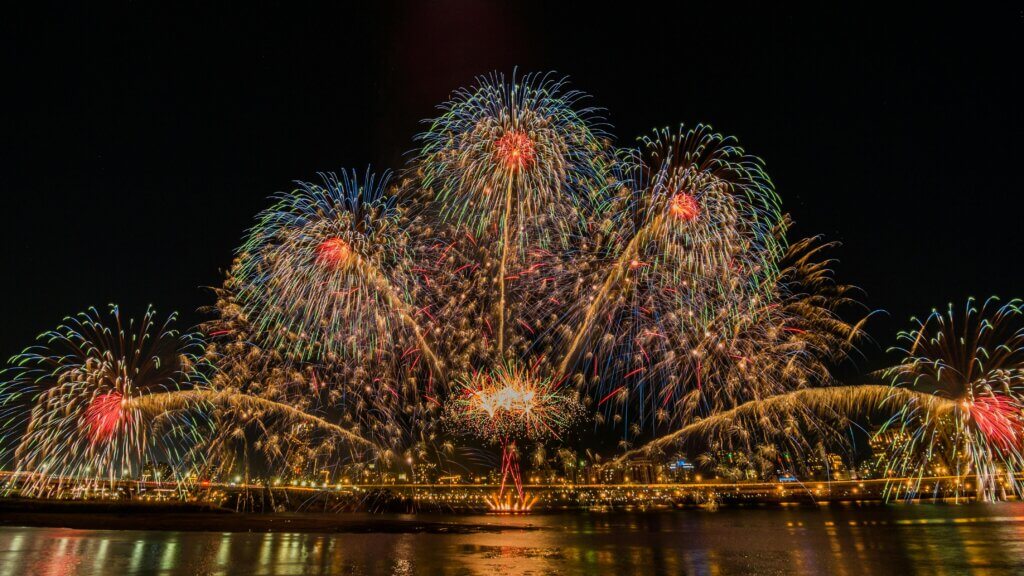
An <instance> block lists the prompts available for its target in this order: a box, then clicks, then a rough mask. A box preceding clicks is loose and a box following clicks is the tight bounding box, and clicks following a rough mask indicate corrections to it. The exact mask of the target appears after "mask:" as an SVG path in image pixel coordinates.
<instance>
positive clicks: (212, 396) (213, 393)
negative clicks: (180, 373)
mask: <svg viewBox="0 0 1024 576" xmlns="http://www.w3.org/2000/svg"><path fill="white" fill-rule="evenodd" d="M202 405H213V406H217V405H230V406H233V407H240V408H243V409H249V410H261V411H267V412H270V413H275V414H279V415H281V416H284V417H286V418H288V419H290V420H292V421H294V422H298V423H301V424H307V425H310V426H314V427H316V428H320V429H323V430H325V431H328V432H330V433H332V434H334V435H337V436H339V437H341V438H343V439H344V440H346V441H349V442H354V443H356V444H362V445H367V446H373V447H376V444H374V443H373V442H372V441H370V440H367V439H366V438H363V437H362V436H360V435H358V434H356V433H354V432H352V431H351V430H348V429H345V428H343V427H341V426H339V425H337V424H335V423H333V422H328V421H326V420H324V419H323V418H320V417H317V416H316V415H313V414H309V413H307V412H303V411H301V410H299V409H297V408H295V407H294V406H291V405H289V404H285V403H283V402H275V401H273V400H268V399H266V398H261V397H259V396H251V395H248V394H241V393H238V392H236V391H233V390H182V391H177V392H163V393H158V394H150V395H147V396H144V397H141V398H137V399H133V400H131V401H130V402H129V403H128V404H127V406H126V407H129V408H133V409H137V410H141V411H143V412H145V413H149V414H161V413H164V412H168V411H174V410H180V409H182V408H186V407H190V406H202Z"/></svg>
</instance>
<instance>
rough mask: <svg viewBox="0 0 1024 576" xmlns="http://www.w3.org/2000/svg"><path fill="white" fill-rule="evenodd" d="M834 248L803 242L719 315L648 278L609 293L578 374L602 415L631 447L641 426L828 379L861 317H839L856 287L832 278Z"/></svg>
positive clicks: (680, 421) (660, 426) (652, 427)
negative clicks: (598, 331) (765, 281)
mask: <svg viewBox="0 0 1024 576" xmlns="http://www.w3.org/2000/svg"><path fill="white" fill-rule="evenodd" d="M828 247H829V245H828V244H824V245H821V244H819V243H817V242H816V239H807V240H803V241H801V242H797V243H796V244H794V245H793V246H791V247H790V248H789V249H788V250H787V253H786V254H785V256H783V257H782V258H781V259H780V260H779V261H778V262H779V266H780V267H781V269H780V270H779V271H778V272H777V273H775V275H774V276H775V279H774V281H773V285H772V287H771V288H770V289H768V288H767V287H766V288H763V289H761V290H759V291H758V292H756V293H753V294H749V295H747V296H746V297H745V298H736V299H734V300H733V301H731V302H728V303H727V304H725V305H723V307H722V308H721V309H720V310H718V311H717V312H716V313H714V314H707V313H701V314H698V313H692V314H691V313H690V312H689V311H687V310H686V309H685V308H684V306H685V299H684V298H683V297H682V296H679V295H675V296H674V298H677V299H678V304H675V305H673V304H672V303H671V299H664V298H659V297H660V296H661V293H660V292H658V291H653V292H651V291H649V290H648V288H647V287H646V286H633V287H632V288H633V290H632V292H633V293H632V295H631V296H630V297H629V298H628V299H627V298H624V297H619V298H617V299H616V300H615V301H613V302H611V303H612V304H615V306H614V307H612V308H611V311H609V312H605V316H604V318H603V321H604V322H605V323H606V324H605V326H604V330H605V332H604V334H605V335H604V336H603V337H602V339H601V340H599V341H598V342H597V343H596V344H595V345H594V350H593V351H592V352H591V353H589V354H588V355H587V356H585V357H584V359H585V360H586V361H587V363H586V364H585V366H584V367H583V370H582V371H581V372H580V373H578V376H577V382H579V383H580V384H581V385H582V386H585V387H586V389H588V390H591V391H592V394H593V395H592V396H591V398H592V400H591V402H592V405H593V406H594V407H595V408H596V409H597V411H598V415H599V420H605V421H608V420H610V421H611V423H612V424H614V425H617V426H621V429H622V431H623V432H622V434H623V438H624V442H623V443H622V444H623V446H625V447H628V439H629V438H630V437H635V436H638V435H640V434H641V433H642V432H643V429H644V428H645V427H646V428H648V430H649V431H653V432H658V431H659V430H665V429H666V428H667V427H670V426H673V425H674V426H675V427H680V426H684V425H686V424H688V423H690V422H692V421H694V420H695V419H697V418H702V417H706V416H709V415H712V414H715V413H717V412H721V411H724V410H730V409H732V408H734V407H736V406H739V405H741V404H743V403H745V402H749V401H752V400H758V399H763V398H769V397H772V396H775V395H778V394H784V393H786V392H789V391H792V390H796V389H800V388H804V387H808V386H822V385H831V384H832V383H833V382H832V377H831V372H830V369H831V367H832V366H833V365H835V364H836V363H838V362H841V361H842V360H843V359H844V358H845V357H846V354H847V353H848V352H849V351H850V350H852V347H853V345H854V343H855V342H856V340H857V339H858V338H859V336H860V335H861V333H862V332H861V331H862V327H863V321H861V322H860V323H857V324H850V323H847V322H845V321H843V320H842V319H841V318H840V316H839V311H840V310H841V309H843V308H845V307H848V306H851V305H854V304H855V302H854V301H853V299H852V298H851V296H850V294H851V291H852V288H851V287H849V286H846V285H842V284H838V283H836V282H835V281H834V280H833V279H832V274H831V271H830V269H829V263H830V261H829V260H827V259H822V258H821V254H822V253H823V251H824V250H825V249H826V248H828ZM629 279H630V278H627V280H629ZM630 284H632V281H631V282H630ZM666 302H667V303H666Z"/></svg>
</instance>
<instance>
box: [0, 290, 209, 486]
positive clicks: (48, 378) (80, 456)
mask: <svg viewBox="0 0 1024 576" xmlns="http://www.w3.org/2000/svg"><path fill="white" fill-rule="evenodd" d="M174 319H175V316H174V315H173V314H172V315H171V316H169V317H168V318H167V319H166V321H164V322H163V323H159V322H158V321H157V316H156V312H155V311H154V310H153V309H152V308H150V309H148V310H147V311H146V313H145V315H144V316H143V317H142V319H141V321H139V322H136V321H134V320H128V321H127V322H125V321H124V320H123V319H122V316H121V313H120V310H119V309H118V308H117V307H116V306H111V307H110V322H106V321H105V320H104V318H103V317H102V315H101V314H100V313H99V312H98V311H96V310H95V309H90V310H89V311H87V312H83V313H81V314H78V315H76V316H73V317H69V318H67V319H65V322H64V324H61V325H60V326H58V327H57V328H56V329H55V330H51V331H49V332H45V333H44V334H42V335H41V336H40V337H39V341H40V343H39V344H38V345H36V346H33V347H31V348H28V349H26V350H25V351H24V352H22V353H21V354H20V355H18V356H15V357H14V358H12V359H11V367H10V368H8V369H7V370H6V371H5V372H4V374H3V376H4V378H3V382H2V383H0V402H2V411H3V414H4V420H5V422H6V429H5V431H4V443H3V444H4V447H5V448H7V450H8V451H7V453H5V454H4V460H5V461H12V462H13V464H14V466H15V468H16V470H18V471H20V472H22V473H25V474H26V475H27V476H28V478H29V479H28V481H27V483H26V484H25V491H26V492H28V493H36V494H45V493H50V492H51V491H54V490H56V491H58V492H59V491H60V490H61V489H62V487H63V484H64V483H65V482H70V481H73V480H78V479H97V478H98V479H101V480H106V481H108V482H110V483H113V482H114V481H116V480H121V479H134V478H137V477H138V476H139V474H140V473H141V471H142V468H143V466H145V465H146V464H147V463H155V462H170V463H172V464H173V465H174V466H175V471H176V473H177V477H176V478H177V479H179V480H180V479H181V478H182V475H183V473H184V472H187V471H189V470H191V469H192V468H193V466H194V464H195V463H196V461H197V460H196V459H197V458H201V456H200V454H201V453H200V452H198V451H196V450H195V448H196V447H197V446H199V445H200V444H201V443H202V442H203V441H205V439H206V438H208V434H209V432H210V430H209V423H208V422H207V420H206V418H205V416H204V415H203V413H202V410H200V408H201V407H202V406H203V404H202V403H201V402H196V403H184V404H181V405H179V406H178V407H177V408H176V409H175V410H166V411H161V412H160V413H159V415H158V416H157V417H155V418H153V417H152V416H151V415H150V414H149V413H148V412H147V411H145V410H143V409H142V408H141V407H139V406H138V405H136V402H137V401H138V400H140V399H142V398H145V397H147V396H150V395H159V394H166V393H168V392H174V391H178V390H187V389H191V388H194V387H196V386H201V385H203V384H204V383H205V382H206V375H205V374H206V370H205V369H204V366H205V365H204V362H203V359H202V358H203V350H204V344H203V340H202V339H201V338H200V337H199V336H198V335H197V334H192V333H190V334H180V333H178V332H177V331H175V330H173V329H172V328H171V325H172V324H173V322H174ZM168 480H170V479H168Z"/></svg>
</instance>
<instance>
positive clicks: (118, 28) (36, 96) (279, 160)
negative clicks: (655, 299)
mask: <svg viewBox="0 0 1024 576" xmlns="http://www.w3.org/2000/svg"><path fill="white" fill-rule="evenodd" d="M22 4H31V3H22ZM150 4H151V3H150V2H134V3H129V4H124V5H122V6H120V7H118V8H117V9H115V10H110V11H107V12H104V13H101V12H95V11H91V10H84V9H74V10H67V11H64V10H59V11H51V12H45V13H44V12H42V11H39V12H34V13H30V12H27V11H26V10H29V8H24V7H22V8H15V9H14V12H7V13H6V14H5V21H6V22H5V23H4V24H3V26H4V27H5V28H8V30H6V31H5V33H4V34H3V36H4V40H3V42H4V43H5V44H6V47H5V48H4V51H3V53H4V58H5V60H7V62H6V63H5V65H4V69H3V79H4V82H3V85H4V87H3V89H2V96H0V98H2V99H3V101H4V102H3V103H4V105H3V107H2V110H3V117H4V121H3V135H4V138H3V139H0V145H2V147H3V148H2V150H0V158H2V162H3V170H2V172H0V184H2V186H3V190H4V202H3V211H2V219H3V225H2V226H0V234H2V258H3V260H2V269H3V271H4V281H3V287H2V290H3V298H2V299H0V306H3V316H2V317H3V319H4V321H3V326H4V328H3V330H0V355H2V356H4V357H6V356H9V355H11V354H14V353H16V352H17V351H19V350H20V349H21V348H22V347H24V346H26V345H28V344H30V343H31V341H32V339H33V338H34V336H35V335H36V334H38V333H39V332H41V331H42V330H45V329H48V328H51V327H53V326H55V325H56V324H57V323H58V322H59V321H60V319H61V318H62V317H63V316H64V315H65V314H69V313H73V312H77V311H79V310H82V309H84V308H85V307H87V306H90V305H98V306H102V305H105V304H106V303H107V302H119V303H121V304H123V305H124V306H125V307H127V308H128V309H130V310H132V311H136V312H137V311H139V310H141V309H142V308H143V307H144V306H145V305H146V304H147V303H153V304H155V305H156V306H157V307H158V308H160V309H161V310H166V311H170V310H179V311H180V312H181V313H182V315H183V316H184V318H185V320H186V322H187V323H192V322H195V321H197V320H198V319H199V315H198V314H197V313H196V311H195V310H196V308H197V307H199V306H201V305H204V304H207V303H209V302H210V300H211V297H210V295H209V294H208V292H206V291H204V290H203V289H202V288H201V287H203V286H209V285H212V284H216V283H218V282H219V280H220V277H221V270H222V269H223V268H224V267H226V266H227V265H228V264H229V263H230V260H231V256H232V250H233V248H234V247H235V246H236V245H237V244H238V243H239V241H240V239H241V238H242V236H243V233H244V231H245V229H246V228H247V227H248V226H249V225H250V223H251V222H252V217H253V215H254V214H255V213H256V212H257V211H258V210H260V209H261V208H263V207H264V206H266V205H267V200H266V197H267V196H268V195H270V194H272V193H274V192H276V191H280V190H287V189H291V181H292V180H294V179H315V178H316V173H317V172H318V171H329V170H339V169H341V168H347V167H355V168H358V169H360V170H363V169H365V168H366V167H367V166H368V165H372V166H373V167H375V168H377V169H379V170H383V169H386V168H392V169H397V168H399V167H400V166H401V164H402V162H404V160H405V158H406V156H405V154H406V152H408V151H409V150H410V149H412V147H413V143H412V137H413V135H414V134H415V133H416V132H418V131H419V130H420V129H421V126H420V124H419V120H420V119H422V118H425V117H429V116H431V115H432V114H433V113H434V106H435V105H436V104H438V103H440V102H442V101H443V100H444V99H445V98H446V97H447V96H448V94H449V93H450V91H451V90H453V89H455V88H457V87H459V86H462V85H465V84H467V83H469V82H471V81H472V79H473V77H474V76H476V75H478V74H483V73H487V72H489V71H492V70H499V71H504V72H511V70H512V68H513V67H514V66H517V65H518V66H519V69H520V70H521V71H524V72H526V71H536V70H555V71H558V72H560V73H564V74H567V75H569V76H570V77H571V79H572V83H573V86H574V87H576V88H578V89H581V90H583V91H586V92H588V93H590V94H592V95H593V97H594V99H593V103H594V104H596V105H600V106H603V107H605V108H607V110H608V114H607V115H608V118H609V120H610V121H611V123H612V125H613V126H614V127H615V133H616V134H617V137H618V141H619V143H621V144H630V143H632V142H634V140H635V138H636V137H637V136H638V135H640V134H643V133H646V132H647V131H648V130H650V129H651V128H654V127H659V126H665V125H675V124H678V123H679V122H686V123H687V124H692V123H696V122H707V123H711V124H712V125H714V126H715V127H716V128H717V129H719V130H721V131H724V132H727V133H731V134H735V135H736V136H738V137H739V138H740V141H741V143H742V144H743V145H744V146H745V147H746V148H747V150H748V151H750V152H752V153H754V154H757V155H759V156H761V157H762V158H764V159H765V161H766V162H767V165H768V170H769V173H770V174H771V175H772V177H773V179H774V181H775V183H776V185H777V187H778V191H779V193H780V195H781V196H782V198H783V201H784V207H785V209H786V210H787V211H789V212H790V213H791V214H792V215H793V216H794V218H795V219H796V220H797V222H798V227H797V232H798V233H800V234H811V233H823V234H825V235H827V237H828V238H831V239H835V240H840V241H842V242H843V244H844V246H843V248H842V249H840V250H839V251H838V253H837V255H838V256H839V258H840V259H841V262H840V264H838V265H837V269H838V272H839V274H840V277H841V279H843V280H845V281H848V282H851V283H854V284H857V285H859V286H861V287H863V288H864V290H865V291H866V296H865V300H866V302H867V304H868V305H869V306H870V307H871V308H878V309H885V310H887V311H888V312H889V313H890V314H891V316H892V319H884V318H883V319H880V320H879V321H877V322H875V323H874V324H873V325H872V326H871V328H872V334H873V336H874V337H875V339H876V340H877V341H878V343H879V345H880V346H883V347H884V346H888V345H889V344H891V343H892V340H893V331H894V330H895V329H896V328H897V327H902V326H904V325H905V324H906V320H907V318H908V317H909V316H910V315H911V314H914V313H925V312H927V311H928V310H929V309H930V308H931V307H933V306H941V305H944V304H945V303H946V302H948V301H950V300H953V301H962V300H963V299H964V298H965V297H966V296H968V295H972V294H973V295H978V296H986V295H989V294H999V295H1003V296H1012V295H1024V282H1022V279H1024V271H1022V261H1021V258H1020V251H1021V247H1022V242H1021V235H1020V228H1021V226H1020V221H1021V207H1022V205H1024V202H1022V200H1021V193H1022V192H1024V189H1022V188H1024V187H1022V184H1021V173H1022V163H1021V158H1022V153H1024V147H1022V145H1021V137H1022V136H1024V122H1022V106H1021V102H1022V101H1024V99H1022V93H1021V88H1022V80H1021V76H1022V69H1024V67H1022V64H1021V63H1022V61H1024V58H1022V57H1024V50H1022V48H1024V11H1022V10H1021V9H1020V8H1003V9H994V10H990V11H987V12H985V11H979V12H975V11H970V12H968V11H966V10H965V11H962V12H956V11H948V12H942V11H937V10H936V9H935V8H930V9H929V10H928V11H926V12H919V13H908V14H896V13H892V12H889V11H850V12H837V13H823V12H807V11H799V12H795V11H790V10H771V11H756V12H750V11H748V10H746V9H744V8H741V7H726V8H721V9H718V10H714V11H709V9H707V8H695V7H688V6H678V7H676V8H674V9H672V10H667V9H664V8H656V7H648V6H644V5H643V4H642V3H639V2H620V3H616V4H615V5H614V7H613V8H603V7H602V4H601V3H599V2H589V3H581V4H578V5H575V6H565V7H558V6H554V5H556V4H560V3H557V2H548V3H547V4H549V5H550V6H547V7H544V6H543V5H541V4H538V5H535V6H529V5H526V4H522V3H520V2H500V3H497V2H496V3H487V2H453V1H448V2H431V3H423V4H415V5H413V4H411V3H410V5H408V6H407V5H401V4H388V3H381V4H379V5H378V7H376V8H372V9H369V10H368V11H366V12H363V13H348V12H343V11H337V12H322V11H318V10H312V9H309V10H303V9H298V8H296V7H294V6H291V4H292V3H281V4H279V5H270V6H268V7H252V6H250V7H248V8H245V9H238V10H227V9H211V8H210V7H208V6H201V7H191V8H178V7H177V6H171V5H170V4H171V3H167V4H168V6H166V7H159V8H154V7H152V6H151V5H150ZM338 4H341V3H338ZM971 8H972V9H976V7H975V6H973V5H972V6H971ZM19 10H20V11H21V12H19ZM339 10H341V8H339ZM868 352H869V356H872V355H873V356H877V352H872V349H871V348H870V347H869V350H868Z"/></svg>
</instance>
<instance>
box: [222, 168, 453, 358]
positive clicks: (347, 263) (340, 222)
mask: <svg viewBox="0 0 1024 576" xmlns="http://www.w3.org/2000/svg"><path fill="white" fill-rule="evenodd" d="M386 184H387V176H385V177H384V178H381V179H377V178H375V177H374V176H372V175H368V176H366V178H364V179H363V181H362V182H360V180H359V178H358V177H357V176H356V175H355V173H354V172H353V173H351V174H346V173H344V172H343V173H342V174H341V176H335V175H326V176H324V178H323V183H322V184H307V183H301V184H300V187H299V188H298V189H297V190H295V191H294V192H291V193H289V194H282V195H279V196H278V197H277V202H276V203H275V204H274V205H273V206H272V207H271V208H269V209H267V210H265V211H264V212H262V213H261V214H260V215H259V216H258V218H257V224H256V226H255V227H253V229H252V231H251V233H250V235H249V238H248V239H247V240H246V242H245V244H244V245H243V246H242V248H241V249H240V251H239V264H238V266H237V267H236V268H235V270H236V271H237V274H238V283H239V289H238V301H239V302H240V304H241V306H242V308H243V310H244V314H245V316H246V318H247V320H248V321H249V322H250V323H251V324H252V325H253V326H254V327H255V331H254V332H255V334H256V335H257V336H258V337H259V339H260V341H261V342H262V343H263V344H264V345H266V346H270V347H275V348H278V349H280V350H282V351H283V352H284V353H285V354H287V355H290V356H293V357H295V358H297V359H299V360H320V361H331V362H341V361H351V360H353V359H354V360H356V361H361V362H368V363H374V364H377V365H380V364H387V363H390V362H392V361H393V360H394V358H395V357H396V355H398V356H401V354H402V353H403V352H402V349H401V346H402V343H403V340H402V338H400V337H397V336H396V335H400V334H408V335H409V338H408V341H411V342H413V343H414V345H415V346H418V352H419V353H421V354H426V355H428V361H432V360H434V357H433V356H432V355H430V352H429V349H428V348H427V346H426V343H425V341H424V340H423V337H422V334H421V332H420V330H419V328H418V325H417V324H416V321H415V320H414V318H413V314H414V311H413V309H412V308H411V306H410V305H409V303H408V293H407V290H408V281H409V279H410V278H411V275H410V274H409V269H408V266H409V260H408V259H407V258H406V257H405V255H404V251H405V249H406V243H407V240H406V234H405V232H404V231H403V230H402V229H401V227H400V226H399V217H400V216H399V213H398V210H397V208H396V206H395V204H394V202H393V201H392V200H389V199H388V198H386V197H385V196H384V195H383V191H384V188H385V186H386Z"/></svg>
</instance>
